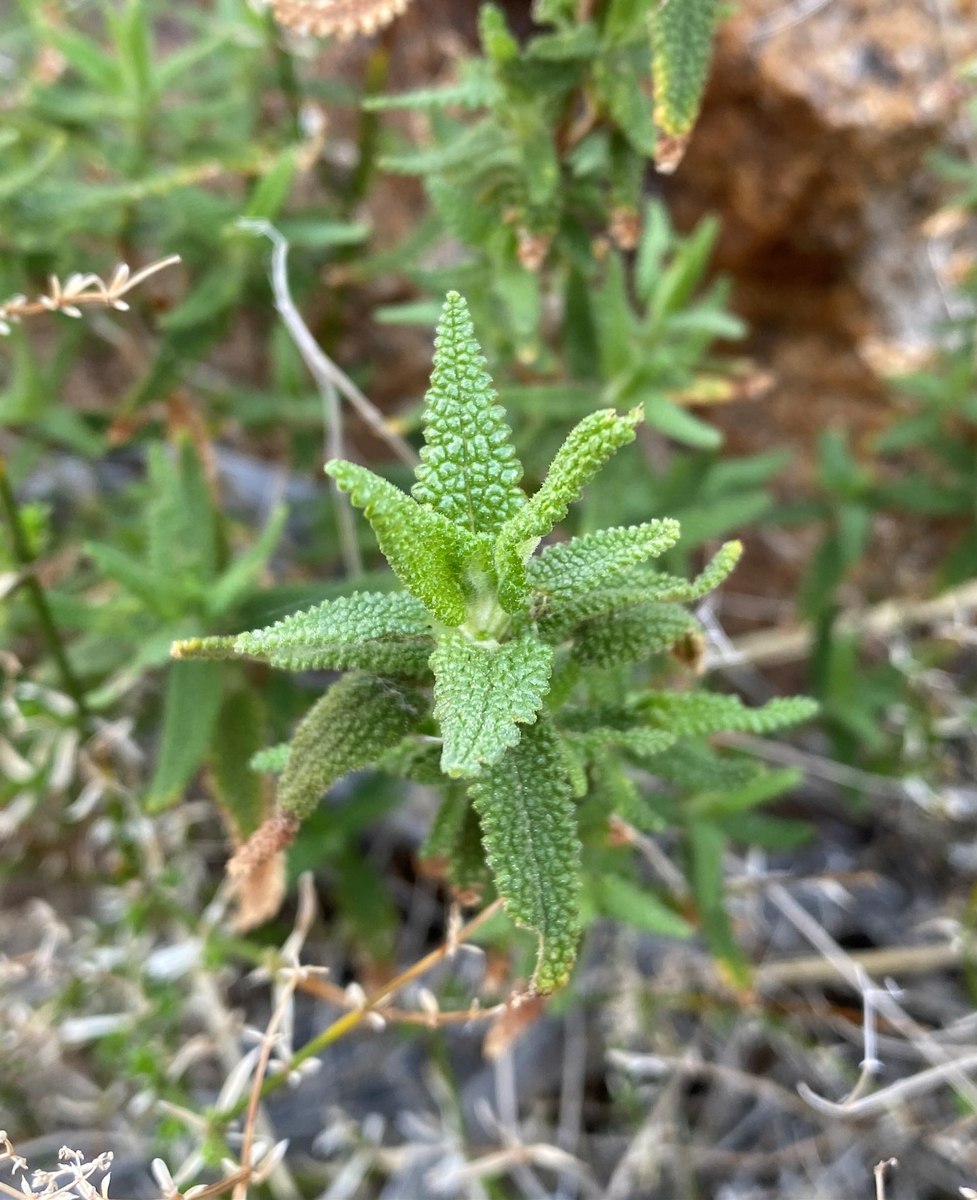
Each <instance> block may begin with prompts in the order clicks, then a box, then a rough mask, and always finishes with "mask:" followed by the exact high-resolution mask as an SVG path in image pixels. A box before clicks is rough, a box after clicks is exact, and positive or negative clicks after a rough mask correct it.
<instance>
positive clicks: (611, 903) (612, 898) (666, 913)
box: [588, 874, 694, 938]
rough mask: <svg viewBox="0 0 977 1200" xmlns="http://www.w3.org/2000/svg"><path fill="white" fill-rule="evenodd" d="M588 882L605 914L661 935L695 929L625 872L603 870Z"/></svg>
mask: <svg viewBox="0 0 977 1200" xmlns="http://www.w3.org/2000/svg"><path fill="white" fill-rule="evenodd" d="M588 882H589V886H590V889H591V890H592V892H593V897H594V902H595V905H596V907H597V910H598V912H600V913H602V914H603V915H604V916H607V917H613V918H614V920H615V921H623V922H624V923H625V924H626V925H633V926H634V927H635V928H636V929H644V930H647V932H648V933H655V934H659V935H660V936H661V937H673V938H687V937H691V936H692V933H693V932H694V931H693V928H692V926H691V925H690V924H689V923H688V921H686V920H685V918H684V917H681V916H679V914H678V913H677V912H676V911H675V910H674V909H673V908H669V907H668V906H667V905H665V904H663V903H662V902H661V900H659V899H658V897H657V896H656V895H655V894H654V893H653V892H650V891H648V889H647V888H642V887H638V886H637V885H636V884H634V883H633V882H632V881H631V880H630V879H626V878H624V876H622V875H612V874H604V875H600V876H598V877H597V878H595V879H593V880H590V881H588Z"/></svg>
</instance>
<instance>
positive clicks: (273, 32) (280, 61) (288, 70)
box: [265, 8, 302, 142]
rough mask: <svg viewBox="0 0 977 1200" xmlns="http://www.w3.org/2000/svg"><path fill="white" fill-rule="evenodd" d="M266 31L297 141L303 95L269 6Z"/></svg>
mask: <svg viewBox="0 0 977 1200" xmlns="http://www.w3.org/2000/svg"><path fill="white" fill-rule="evenodd" d="M265 31H266V33H267V35H268V44H269V46H270V47H271V55H272V58H273V59H274V62H275V74H276V75H277V76H278V87H279V90H280V91H281V94H282V97H283V99H284V101H285V106H286V108H287V109H288V120H289V124H290V125H291V133H290V136H291V137H292V138H293V140H294V141H296V142H301V140H302V95H301V91H300V89H299V81H298V76H297V75H296V73H295V63H294V62H293V61H292V56H291V55H290V54H289V53H288V51H287V50H286V49H285V47H284V46H283V45H282V35H281V30H280V29H279V28H278V25H277V24H276V22H275V18H274V15H273V14H272V11H271V9H270V8H269V9H268V11H267V13H266V14H265Z"/></svg>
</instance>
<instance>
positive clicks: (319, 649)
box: [173, 592, 434, 679]
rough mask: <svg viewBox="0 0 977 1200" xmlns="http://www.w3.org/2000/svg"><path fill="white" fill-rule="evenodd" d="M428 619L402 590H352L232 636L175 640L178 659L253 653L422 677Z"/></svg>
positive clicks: (294, 667)
mask: <svg viewBox="0 0 977 1200" xmlns="http://www.w3.org/2000/svg"><path fill="white" fill-rule="evenodd" d="M433 645H434V643H433V640H432V637H431V623H430V618H429V616H428V614H427V611H426V609H425V608H424V606H423V604H421V602H420V601H419V600H416V599H415V598H414V597H413V596H409V595H407V594H406V593H405V592H390V593H387V592H355V593H354V594H353V595H352V596H340V597H339V598H338V599H336V600H327V601H326V602H325V603H324V604H320V605H318V606H317V607H315V608H310V609H308V610H306V611H305V612H297V613H292V615H291V616H288V617H284V618H283V619H282V620H281V621H276V622H275V624H274V625H268V626H266V627H265V628H264V629H255V630H252V631H251V632H250V633H239V634H238V635H237V637H217V638H189V639H187V640H185V641H183V642H177V643H176V645H175V647H174V651H173V652H174V654H175V656H176V657H178V658H208V657H214V658H255V659H258V660H259V661H261V662H267V663H270V664H271V665H272V666H273V667H281V668H284V669H285V670H289V671H308V670H322V669H326V668H329V669H332V670H334V671H343V670H349V669H351V668H362V669H367V670H372V671H376V672H377V673H378V674H389V675H403V676H406V677H408V678H415V679H416V678H421V677H423V676H424V675H426V674H427V660H428V659H429V658H430V655H431V650H432V648H433Z"/></svg>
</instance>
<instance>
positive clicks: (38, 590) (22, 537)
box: [0, 454, 90, 725]
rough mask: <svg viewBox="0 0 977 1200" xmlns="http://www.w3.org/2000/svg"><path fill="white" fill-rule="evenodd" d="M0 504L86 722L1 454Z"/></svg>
mask: <svg viewBox="0 0 977 1200" xmlns="http://www.w3.org/2000/svg"><path fill="white" fill-rule="evenodd" d="M0 507H2V509H3V514H4V516H5V517H6V519H7V524H8V525H9V526H10V544H11V548H12V549H13V553H14V559H15V561H16V562H17V563H18V564H19V565H20V566H21V567H22V568H23V571H24V575H23V585H22V586H23V587H24V588H25V589H26V591H27V595H28V596H29V597H30V602H31V605H32V607H33V609H34V613H35V615H36V617H37V623H38V625H39V626H40V629H41V633H42V635H43V637H44V640H45V642H47V647H48V650H49V651H50V652H51V657H52V658H53V659H54V661H55V663H56V664H57V667H58V671H59V672H60V674H61V679H62V682H63V684H64V690H65V692H67V694H68V695H69V696H70V697H71V699H72V700H73V701H74V703H75V708H76V710H77V713H78V721H79V724H81V725H86V724H87V723H88V719H89V715H90V714H89V711H88V705H87V704H86V703H85V689H84V688H83V687H82V685H81V681H80V680H79V678H78V676H77V675H76V674H75V672H74V670H73V669H72V666H71V663H70V662H69V661H68V655H67V652H66V651H65V647H64V642H63V641H62V639H61V634H60V633H59V632H58V627H57V625H56V624H55V623H54V617H53V615H52V613H51V606H50V605H49V604H48V599H47V594H46V593H45V591H44V588H43V587H42V585H41V581H40V580H39V579H38V577H37V574H36V572H35V571H34V556H33V554H32V553H31V549H30V545H29V543H28V540H27V533H26V531H25V530H24V523H23V521H22V520H21V516H20V508H19V507H18V504H17V497H16V496H15V495H14V491H13V488H12V487H11V486H10V479H9V478H8V476H7V464H6V460H5V459H4V457H3V455H2V454H0Z"/></svg>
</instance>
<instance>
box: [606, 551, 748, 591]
mask: <svg viewBox="0 0 977 1200" xmlns="http://www.w3.org/2000/svg"><path fill="white" fill-rule="evenodd" d="M742 555H743V543H742V542H726V543H725V545H723V546H720V547H719V549H718V550H717V551H716V553H715V554H714V555H713V557H712V559H710V561H709V563H708V564H707V565H706V567H705V568H704V569H703V570H702V571H700V572H699V574H698V575H697V576H696V577H695V579H693V580H691V581H690V580H688V579H680V578H679V577H678V576H677V575H666V574H665V573H664V572H655V571H635V572H634V573H633V575H631V576H629V579H633V581H634V583H635V584H640V586H641V587H643V588H645V590H646V591H647V594H648V597H649V599H651V598H654V599H655V600H673V601H679V602H680V603H683V604H688V603H690V602H691V601H693V600H700V599H701V598H702V597H703V596H705V595H708V593H709V592H711V591H714V590H715V589H716V588H717V587H719V585H720V584H721V583H722V582H723V580H725V579H726V577H727V576H728V575H729V574H730V573H731V572H732V570H733V568H734V567H735V566H736V564H737V563H738V562H739V560H740V558H741V557H742Z"/></svg>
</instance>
